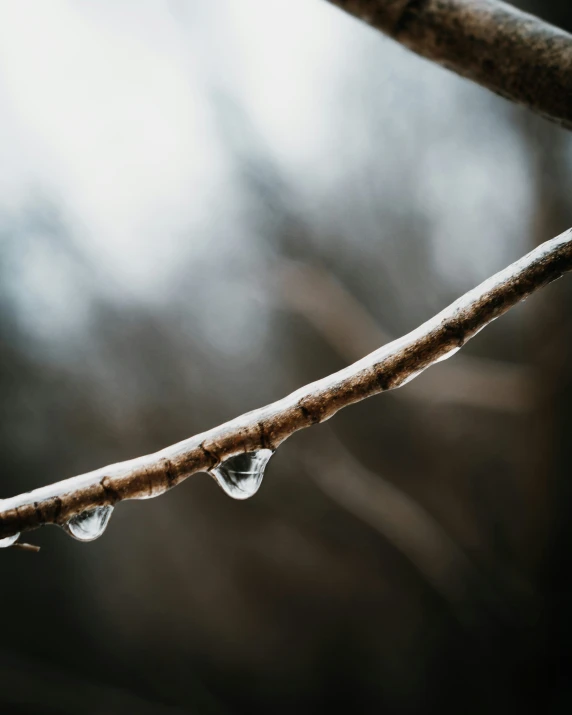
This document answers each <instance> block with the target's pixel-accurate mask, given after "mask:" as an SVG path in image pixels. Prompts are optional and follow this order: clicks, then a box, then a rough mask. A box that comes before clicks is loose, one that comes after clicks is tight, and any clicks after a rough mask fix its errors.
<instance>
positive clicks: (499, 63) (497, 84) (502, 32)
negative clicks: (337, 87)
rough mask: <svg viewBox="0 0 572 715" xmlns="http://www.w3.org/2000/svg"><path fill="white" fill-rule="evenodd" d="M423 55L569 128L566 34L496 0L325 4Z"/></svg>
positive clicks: (571, 67)
mask: <svg viewBox="0 0 572 715" xmlns="http://www.w3.org/2000/svg"><path fill="white" fill-rule="evenodd" d="M329 1H330V2H331V3H333V4H334V5H337V6H339V7H341V8H342V9H344V10H346V11H347V12H349V13H351V14H352V15H355V16H356V17H358V18H360V19H362V20H364V21H365V22H367V23H369V24H370V25H373V26H374V27H376V28H377V29H378V30H381V31H382V32H384V33H385V34H387V35H389V36H390V37H392V38H393V39H394V40H397V41H398V42H400V43H401V44H403V45H405V46H406V47H408V48H409V49H410V50H413V52H416V53H417V54H419V55H422V56H423V57H426V58H427V59H429V60H432V61H433V62H437V63H438V64H440V65H443V66H444V67H447V68H448V69H451V70H453V71H454V72H457V73H458V74H460V75H462V76H463V77H467V78H468V79H471V80H473V81H474V82H477V83H478V84H481V85H482V86H483V87H486V88H487V89H490V90H491V91H493V92H495V93H496V94H500V95H502V96H503V97H505V98H506V99H510V100H512V101H513V102H517V103H518V104H522V105H524V106H526V107H528V108H529V109H532V110H533V111H535V112H537V113H539V114H542V115H543V116H545V117H546V118H548V119H551V120H553V121H555V122H557V123H558V124H561V125H562V126H565V127H567V128H568V129H570V128H572V35H570V34H568V33H567V32H565V31H564V30H561V29H559V28H557V27H554V26H553V25H550V24H548V23H546V22H543V21H542V20H540V19H538V18H537V17H534V16H533V15H529V14H527V13H524V12H521V11H520V10H517V9H516V8H514V7H512V6H511V5H507V4H506V3H503V2H498V1H497V0H329Z"/></svg>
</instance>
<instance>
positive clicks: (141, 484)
mask: <svg viewBox="0 0 572 715" xmlns="http://www.w3.org/2000/svg"><path fill="white" fill-rule="evenodd" d="M570 270H572V229H569V230H568V231H566V232H564V233H563V234H561V235H560V236H558V237H556V238H553V239H552V240H551V241H547V242H546V243H544V244H542V245H541V246H539V247H538V248H536V249H535V250H534V251H532V252H531V253H529V254H528V255H526V256H525V257H524V258H521V259H520V260H519V261H517V262H516V263H513V264H512V265H511V266H509V267H508V268H506V269H505V270H504V271H501V272H500V273H498V274H496V275H495V276H493V277H492V278H489V279H488V280H486V281H485V282H484V283H482V284H481V285H480V286H478V287H477V288H475V289H474V290H472V291H470V292H469V293H467V294H466V295H464V296H463V297H461V298H459V300H457V301H455V302H454V303H452V304H451V305H450V306H449V307H447V308H445V310H443V311H441V313H439V314H438V315H436V316H435V317H434V318H432V319H431V320H429V321H427V322H426V323H424V324H423V325H421V326H420V327H419V328H417V329H416V330H414V331H413V332H411V333H409V334H408V335H406V336H404V337H403V338H400V339H399V340H395V341H394V342H392V343H389V344H388V345H385V346H384V347H382V348H379V350H376V351H375V352H373V353H371V354H370V355H367V356H366V357H364V358H362V359H361V360H359V361H358V362H356V363H354V364H353V365H350V366H349V367H347V368H345V369H343V370H340V371H339V372H337V373H334V374H333V375H330V376H328V377H325V378H323V379H322V380H318V381H317V382H313V383H311V384H310V385H306V386H305V387H302V388H301V389H299V390H297V391H296V392H293V393H292V394H291V395H288V396H287V397H285V398H284V399H282V400H279V401H278V402H274V403H273V404H271V405H268V406H267V407H262V408H260V409H258V410H254V411H253V412H248V413H246V414H244V415H242V416H240V417H237V418H236V419H234V420H232V421H230V422H227V423H225V424H223V425H220V426H219V427H215V428H214V429H211V430H209V431H208V432H203V433H202V434H199V435H196V436H194V437H190V438H189V439H187V440H184V441H183V442H179V443H178V444H175V445H173V446H171V447H167V448H165V449H163V450H161V451H160V452H156V453H155V454H151V455H147V456H144V457H139V458H138V459H134V460H130V461H128V462H120V463H118V464H114V465H111V466H109V467H103V468H102V469H98V470H97V471H94V472H89V473H87V474H83V475H80V476H78V477H73V478H71V479H67V480H65V481H62V482H57V483H56V484H52V485H49V486H46V487H42V488H40V489H36V490H35V491H33V492H28V493H26V494H22V495H20V496H16V497H12V498H10V499H5V500H3V501H1V502H0V538H6V537H9V536H12V535H14V534H17V533H19V532H22V531H28V530H30V529H35V528H37V527H38V526H41V525H42V524H60V525H64V524H65V523H66V522H67V521H68V520H69V519H70V518H71V517H72V516H74V515H76V514H79V513H81V512H84V511H86V510H89V509H94V508H95V507H97V506H105V505H115V504H116V503H117V502H119V501H122V500H124V499H144V498H148V497H154V496H158V495H159V494H162V493H163V492H165V491H167V490H168V489H170V488H172V487H174V486H175V485H177V484H180V483H181V482H182V481H183V480H185V479H186V478H187V477H189V476H191V474H194V473H195V472H202V471H209V470H212V469H213V467H215V466H217V465H218V464H220V463H221V462H223V461H224V460H225V459H227V458H229V457H231V456H233V455H236V454H241V453H244V452H253V451H255V450H258V449H276V448H277V447H278V446H279V445H280V444H281V443H282V442H283V441H284V440H285V439H287V438H288V437H290V435H292V434H293V433H294V432H297V431H298V430H300V429H304V428H305V427H310V426H311V425H313V424H315V423H317V422H323V421H325V420H327V419H329V418H330V417H332V416H333V415H335V414H336V412H337V411H338V410H340V409H341V408H342V407H347V406H348V405H351V404H353V403H355V402H359V401H360V400H363V399H365V398H366V397H370V396H372V395H376V394H378V393H379V392H383V391H385V390H391V389H394V388H396V387H400V386H402V385H404V384H406V383H407V382H409V381H410V380H412V379H413V378H414V377H416V376H417V375H418V374H419V373H420V372H422V371H423V370H425V369H426V368H427V367H429V366H430V365H432V364H433V363H435V362H438V361H440V360H444V359H445V358H447V357H450V356H451V355H453V354H454V353H455V352H457V351H458V350H459V349H460V348H461V347H462V346H463V345H464V344H465V343H466V342H467V341H468V340H469V339H470V338H472V337H473V336H474V335H476V334H477V333H478V332H479V331H480V330H482V329H483V328H484V327H485V326H486V325H487V324H488V323H490V322H491V321H492V320H495V319H496V318H498V317H499V316H500V315H502V314H503V313H505V312H506V311H507V310H509V308H511V307H512V306H514V305H516V303H518V302H519V301H521V300H523V299H524V298H526V297H527V296H529V295H530V294H531V293H533V292H534V291H535V290H538V289H539V288H541V287H542V286H544V285H546V284H548V283H550V282H551V281H553V280H556V279H557V278H560V277H561V276H562V275H563V274H564V273H566V272H567V271H570Z"/></svg>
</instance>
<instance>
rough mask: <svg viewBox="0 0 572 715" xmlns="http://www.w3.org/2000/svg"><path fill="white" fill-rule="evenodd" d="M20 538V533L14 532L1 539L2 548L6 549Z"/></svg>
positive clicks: (0, 547)
mask: <svg viewBox="0 0 572 715" xmlns="http://www.w3.org/2000/svg"><path fill="white" fill-rule="evenodd" d="M19 538H20V534H14V535H13V536H7V537H6V538H5V539H0V549H6V548H8V546H14V544H15V543H16V542H17V541H18V539H19Z"/></svg>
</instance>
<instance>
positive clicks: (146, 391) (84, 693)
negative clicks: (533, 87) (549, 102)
mask: <svg viewBox="0 0 572 715" xmlns="http://www.w3.org/2000/svg"><path fill="white" fill-rule="evenodd" d="M518 5H519V6H520V7H522V8H525V9H528V10H531V11H533V12H536V13H537V14H541V15H542V16H543V17H544V18H546V19H548V20H551V21H552V22H554V23H557V24H560V25H561V26H563V27H567V28H568V29H572V6H571V5H570V3H569V2H568V1H567V0H550V1H548V0H545V1H544V2H540V0H534V1H533V0H530V1H529V2H526V3H525V2H524V1H523V2H519V3H518ZM571 177H572V142H571V139H570V135H569V134H567V133H566V132H564V131H563V130H561V129H559V128H558V127H556V126H553V125H551V124H549V123H547V122H545V121H544V120H542V119H539V118H537V117H534V116H532V115H530V114H529V113H528V112H526V111H524V110H521V109H518V108H516V107H513V106H510V105H509V104H508V103H507V102H505V101H504V100H501V99H498V98H496V97H495V96H493V95H491V94H489V93H488V92H486V91H485V90H483V89H480V88H479V87H477V86H474V85H472V84H470V83H468V82H466V81H464V80H461V79H459V78H458V77H456V76H454V75H453V74H450V73H447V72H446V71H444V70H442V69H440V68H438V67H436V66H433V65H431V64H430V63H428V62H426V61H424V60H422V59H420V58H418V57H416V56H414V55H412V54H409V53H408V52H407V51H406V50H404V49H403V48H402V47H400V46H398V45H397V44H395V43H393V42H391V41H390V40H388V39H387V38H385V37H383V36H381V35H380V34H378V33H376V32H375V31H374V30H372V29H370V28H368V27H367V26H365V25H363V24H360V23H359V22H357V21H356V20H354V19H352V18H351V17H349V16H346V15H344V14H343V13H342V12H340V11H339V10H337V9H335V8H333V7H331V6H329V5H328V4H327V3H326V2H323V1H322V0H240V2H237V1H236V0H217V1H216V2H207V1H206V0H121V1H120V2H116V1H114V0H101V1H100V2H97V3H93V2H88V1H87V0H51V2H49V3H39V2H34V1H33V0H20V1H19V2H11V1H10V0H1V1H0V252H1V254H0V255H1V262H0V275H1V280H0V311H1V324H0V336H1V342H0V359H1V366H2V370H1V377H0V379H1V384H2V406H1V410H2V418H1V420H0V445H1V451H0V453H1V462H2V464H1V474H2V477H1V496H3V497H8V496H12V495H14V494H16V493H19V492H22V491H26V490H29V489H32V488H34V487H38V486H42V485H44V484H47V483H50V482H52V481H56V480H59V479H62V478H65V477H69V476H73V475H74V474H78V473H81V472H85V471H89V470H91V469H95V468H97V467H100V466H104V465H105V464H108V463H111V462H115V461H119V460H124V459H128V458H131V457H135V456H138V455H140V454H145V453H149V452H151V451H154V450H157V449H159V448H161V447H164V446H166V445H167V444H170V443H173V442H176V441H178V440H181V439H183V438H185V437H188V436H190V435H192V434H194V433H196V432H200V431H203V430H206V429H208V428H210V427H213V426H215V425H217V424H218V423H220V422H222V421H224V420H227V419H230V418H232V417H234V416H236V415H238V414H240V413H242V412H245V411H247V410H250V409H253V408H256V407H259V406H261V405H263V404H266V403H267V402H270V401H273V400H275V399H278V398H280V397H282V396H284V395H285V394H287V393H288V392H290V391H292V390H294V389H295V388H297V387H299V386H301V385H303V384H305V383H306V382H308V381H311V380H314V379H317V378H319V377H322V376H324V375H326V374H328V373H330V372H332V371H334V370H338V369H340V368H342V367H343V366H345V365H346V364H348V363H349V362H352V361H353V360H355V359H357V358H359V357H362V356H363V355H364V354H366V353H367V352H369V351H371V350H373V349H375V348H377V347H379V346H380V345H381V344H383V343H384V342H387V341H389V340H391V339H393V338H394V337H398V336H400V335H401V334H403V333H405V332H407V331H409V330H411V329H413V328H415V327H416V326H417V325H418V324H419V323H420V322H422V321H423V320H425V319H427V318H429V317H431V316H432V315H433V314H434V313H435V312H437V311H438V310H440V309H441V308H443V307H444V306H445V305H446V304H447V303H449V302H450V301H452V300H453V299H455V298H456V297H458V296H459V295H460V294H461V293H463V292H464V291H466V290H468V289H470V288H472V287H473V286H474V285H476V284H477V283H479V282H480V281H482V280H484V279H485V278H487V277H488V276H489V275H490V274H492V273H494V272H496V271H497V270H500V269H501V268H504V267H505V265H507V264H508V263H509V262H511V261H513V260H515V259H517V258H518V257H520V256H521V255H522V254H524V253H526V252H527V251H529V250H530V249H532V248H533V247H534V246H535V245H537V244H538V243H540V242H542V241H544V240H547V239H549V238H551V237H552V236H554V235H556V234H558V233H560V232H561V231H563V230H564V229H566V228H567V227H569V226H570V225H572V206H571V204H570V201H569V196H570V180H571ZM571 296H572V280H571V279H569V278H568V279H564V280H562V281H560V282H558V283H557V284H555V285H553V286H550V287H549V288H547V289H545V290H544V291H542V292H541V294H538V295H535V296H534V297H533V298H532V299H531V300H530V301H528V302H526V303H525V304H523V305H521V306H519V307H517V308H516V309H514V310H513V311H511V312H510V314H508V315H507V316H505V317H504V318H502V319H501V320H499V321H497V322H495V323H494V324H493V325H491V326H490V327H489V328H488V329H487V330H486V331H484V332H483V333H481V334H480V335H479V336H478V337H477V338H476V339H475V340H474V341H472V342H471V343H470V344H469V345H468V347H467V348H465V349H464V350H463V351H462V352H461V353H460V354H459V355H458V356H456V357H454V358H453V359H451V360H449V361H447V362H445V363H442V364H440V365H438V366H436V367H435V368H433V369H431V370H429V371H428V372H426V373H425V374H424V375H422V376H421V377H419V378H418V379H417V380H415V381H414V382H412V383H411V384H409V385H408V386H406V387H404V388H403V389H400V390H397V391H395V392H394V393H391V394H386V395H382V396H379V397H376V398H373V399H371V400H368V401H366V402H363V403H361V404H359V405H356V406H354V407H351V408H349V409H347V410H344V411H343V412H342V413H340V414H339V415H337V416H336V417H335V418H334V419H333V420H331V421H330V422H328V423H327V424H324V425H321V426H319V427H316V428H313V429H311V430H306V431H305V432H304V433H298V434H296V435H295V436H294V437H292V438H291V439H290V440H288V441H287V442H286V443H285V444H283V445H282V446H281V447H280V449H279V451H278V452H277V453H276V454H275V455H274V456H273V458H272V460H271V462H270V464H269V466H268V469H267V475H266V477H265V480H264V483H263V485H262V487H261V489H260V491H259V492H258V494H257V495H256V497H255V498H253V499H251V500H249V501H247V502H238V501H233V500H231V499H229V498H228V497H227V496H226V495H225V494H224V493H223V492H222V491H221V490H220V489H219V488H218V487H217V485H216V484H215V482H214V481H213V480H212V479H210V478H209V477H208V476H207V475H204V474H200V475H196V476H194V477H193V478H191V479H189V480H188V481H187V482H185V483H184V484H183V485H181V486H179V487H178V488H177V489H175V490H173V491H172V492H170V493H168V494H166V495H164V496H162V497H161V498H159V499H155V500H150V501H146V502H127V503H122V504H120V505H119V506H118V507H117V509H116V510H115V513H114V515H113V518H112V520H111V522H110V525H109V527H108V529H107V531H106V533H105V534H104V536H103V537H102V538H101V539H99V540H98V541H95V542H93V543H89V544H82V543H79V542H76V541H73V540H71V539H70V538H69V537H68V536H66V534H65V533H64V532H63V531H61V530H60V529H57V528H46V529H42V530H39V531H36V532H33V533H30V534H29V536H28V537H27V539H26V540H28V541H32V542H33V543H37V544H39V545H41V547H42V550H41V552H40V553H39V554H38V555H34V554H29V553H25V552H21V551H17V550H15V549H4V550H2V552H1V553H0V569H1V570H0V583H1V584H2V588H1V590H0V603H1V604H2V629H1V632H2V637H1V640H0V711H1V712H2V713H7V714H11V713H49V714H51V713H54V714H55V713H62V714H66V713H77V712H81V713H87V714H88V715H104V714H105V715H107V714H110V715H114V714H115V713H126V712H134V713H158V714H159V715H161V714H162V713H193V714H194V713H197V714H203V713H204V714H205V715H210V714H212V715H218V714H220V715H224V714H225V713H245V714H246V713H248V714H252V715H256V714H257V713H278V714H282V713H302V714H304V713H321V712H330V711H332V712H338V711H346V712H352V713H354V712H355V713H380V712H384V713H434V712H435V713H436V712H441V711H442V710H443V709H445V708H455V709H456V710H458V711H462V712H466V713H481V712H484V711H486V712H495V713H496V712H499V713H500V712H503V713H504V712H506V711H507V708H509V709H510V711H517V709H524V708H526V707H527V706H528V707H529V708H530V707H534V708H535V709H536V708H540V707H541V708H542V710H543V712H550V713H560V712H565V711H566V712H568V711H569V709H570V707H571V706H572V683H571V682H570V666H571V656H570V642H571V639H572V616H571V614H570V599H571V597H572V580H571V577H570V574H569V567H568V563H569V549H570V546H571V541H572V520H571V519H570V518H569V514H570V511H571V509H572V488H571V481H570V473H569V472H570V467H569V464H570V456H571V455H570V452H571V449H572V445H571V443H570V440H569V434H570V428H571V426H572V425H571V422H572V420H571V418H570V409H569V404H570V399H571V397H572V371H571V368H570V365H571V364H572V363H571V359H572V307H571V305H572V304H571V300H570V298H571Z"/></svg>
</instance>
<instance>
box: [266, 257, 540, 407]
mask: <svg viewBox="0 0 572 715" xmlns="http://www.w3.org/2000/svg"><path fill="white" fill-rule="evenodd" d="M280 264H281V265H280V268H279V270H278V271H277V275H276V276H272V281H273V286H274V290H275V292H276V294H277V297H280V298H281V300H282V302H283V303H284V304H285V305H287V306H288V307H289V308H290V309H292V310H296V311H297V312H298V313H300V314H301V315H303V316H304V317H305V318H306V320H307V321H308V322H309V323H311V325H312V326H313V327H314V328H315V329H316V330H317V331H318V332H319V333H320V334H321V335H322V336H323V337H324V339H325V340H327V341H328V343H329V344H330V345H331V346H332V347H333V348H334V350H336V352H337V353H338V354H339V355H340V356H341V357H342V358H344V359H345V360H347V361H348V362H353V361H354V360H357V359H358V358H359V357H360V356H361V355H363V354H364V353H367V352H369V351H370V350H372V349H374V348H375V346H376V345H383V343H386V342H389V341H390V340H391V337H390V336H389V335H388V334H387V333H386V331H384V330H382V328H380V326H379V324H378V323H377V321H376V320H375V319H374V318H373V316H372V315H370V313H369V312H368V311H367V309H366V308H365V306H364V305H363V304H362V303H360V302H359V301H358V300H357V299H356V298H355V297H354V296H353V295H352V294H351V293H350V292H349V291H348V290H347V289H346V288H344V286H343V285H342V284H341V283H339V282H337V281H336V280H335V279H334V278H333V277H332V276H330V275H328V274H327V273H325V272H324V271H321V270H319V269H316V268H313V267H311V266H308V265H304V264H298V263H296V262H295V261H289V260H286V259H281V261H280ZM276 279H278V280H276ZM276 286H278V290H276ZM280 294H281V295H280ZM443 368H444V370H443V369H439V368H437V370H432V371H431V373H430V374H428V375H427V376H425V377H424V378H423V379H422V380H416V381H415V382H414V383H413V384H412V385H411V387H410V388H409V389H408V390H403V392H400V393H397V394H398V395H399V396H400V397H401V398H403V399H406V400H413V401H424V402H431V403H432V404H437V403H438V404H462V405H470V406H471V407H477V408H481V409H488V410H498V411H501V412H512V413H515V414H522V413H524V412H527V411H528V410H530V409H531V407H532V404H533V399H532V395H533V393H534V390H533V387H534V381H533V377H532V375H530V374H529V371H528V370H527V369H526V368H525V367H523V366H521V365H516V364H511V363H507V362H501V361H498V360H490V359H486V358H478V357H473V356H471V355H460V356H459V357H458V358H457V359H456V360H455V362H454V364H452V365H447V366H446V367H445V366H443Z"/></svg>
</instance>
